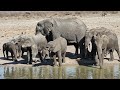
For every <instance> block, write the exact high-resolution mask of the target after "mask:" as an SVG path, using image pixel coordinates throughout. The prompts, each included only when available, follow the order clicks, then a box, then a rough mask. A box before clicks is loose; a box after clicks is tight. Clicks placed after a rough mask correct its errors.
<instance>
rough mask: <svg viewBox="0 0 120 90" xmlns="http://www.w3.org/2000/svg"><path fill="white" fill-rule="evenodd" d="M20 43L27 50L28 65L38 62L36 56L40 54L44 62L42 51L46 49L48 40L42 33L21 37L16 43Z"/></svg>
mask: <svg viewBox="0 0 120 90" xmlns="http://www.w3.org/2000/svg"><path fill="white" fill-rule="evenodd" d="M17 42H20V43H21V45H22V47H23V48H25V47H26V48H27V55H28V64H32V61H33V60H34V61H36V56H37V54H39V56H40V60H43V58H42V56H41V54H42V50H43V49H44V48H46V45H47V40H46V38H45V36H43V35H42V34H41V33H39V34H37V35H34V36H27V35H21V36H20V37H18V39H16V43H17Z"/></svg>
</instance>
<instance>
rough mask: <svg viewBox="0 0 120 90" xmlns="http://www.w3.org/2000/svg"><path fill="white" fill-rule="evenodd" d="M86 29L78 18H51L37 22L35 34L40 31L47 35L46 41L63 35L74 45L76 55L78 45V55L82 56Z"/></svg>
mask: <svg viewBox="0 0 120 90" xmlns="http://www.w3.org/2000/svg"><path fill="white" fill-rule="evenodd" d="M86 30H87V27H86V25H85V24H84V23H83V22H82V21H81V20H79V19H78V18H67V19H61V18H51V19H44V20H42V21H40V22H38V23H37V26H36V32H35V34H36V35H37V34H38V33H42V34H43V35H45V36H46V37H47V40H48V42H49V41H52V40H55V39H56V38H58V37H63V38H65V39H66V40H67V43H68V44H73V45H74V46H75V48H76V51H75V54H77V55H78V47H80V56H81V57H82V56H83V55H84V54H83V52H84V50H82V49H84V48H83V47H84V45H83V43H84V36H85V32H86ZM82 51H83V52H82Z"/></svg>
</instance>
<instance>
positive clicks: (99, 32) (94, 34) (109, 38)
mask: <svg viewBox="0 0 120 90" xmlns="http://www.w3.org/2000/svg"><path fill="white" fill-rule="evenodd" d="M92 39H93V41H94V43H95V45H96V47H93V46H92V43H91V40H92ZM93 48H96V51H95V52H94V53H96V55H95V60H96V65H100V68H103V59H104V56H105V55H106V53H107V52H108V53H110V61H113V59H114V57H113V51H114V50H116V52H117V54H118V56H119V60H120V52H119V45H118V38H117V35H116V34H115V33H113V32H112V31H110V30H109V29H107V28H105V27H100V28H98V27H97V28H94V29H91V30H90V31H89V32H87V34H86V36H85V49H88V51H89V52H91V51H92V49H93ZM98 59H99V63H98Z"/></svg>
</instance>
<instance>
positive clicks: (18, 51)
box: [10, 37, 27, 58]
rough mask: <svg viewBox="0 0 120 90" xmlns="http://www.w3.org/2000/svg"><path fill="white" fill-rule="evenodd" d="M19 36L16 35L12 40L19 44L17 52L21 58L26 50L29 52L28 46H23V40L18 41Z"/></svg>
mask: <svg viewBox="0 0 120 90" xmlns="http://www.w3.org/2000/svg"><path fill="white" fill-rule="evenodd" d="M18 38H19V37H14V38H13V39H12V40H11V41H10V42H13V43H14V44H15V45H17V54H18V56H19V58H21V57H22V56H23V54H24V52H27V48H26V47H24V48H23V47H22V44H21V42H19V41H18Z"/></svg>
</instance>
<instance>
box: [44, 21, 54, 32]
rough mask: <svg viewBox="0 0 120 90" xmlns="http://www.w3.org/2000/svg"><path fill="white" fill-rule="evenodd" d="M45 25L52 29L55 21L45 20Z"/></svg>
mask: <svg viewBox="0 0 120 90" xmlns="http://www.w3.org/2000/svg"><path fill="white" fill-rule="evenodd" d="M44 27H45V28H47V29H48V30H49V31H51V29H52V27H53V23H52V22H50V21H45V22H44Z"/></svg>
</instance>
